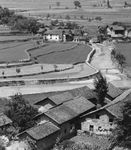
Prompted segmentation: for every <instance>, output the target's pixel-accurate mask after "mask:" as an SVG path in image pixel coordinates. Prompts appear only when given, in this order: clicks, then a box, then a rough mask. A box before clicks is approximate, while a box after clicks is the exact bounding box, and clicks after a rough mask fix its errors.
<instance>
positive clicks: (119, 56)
mask: <svg viewBox="0 0 131 150" xmlns="http://www.w3.org/2000/svg"><path fill="white" fill-rule="evenodd" d="M115 59H116V61H117V63H118V67H119V69H120V70H121V72H123V69H124V67H125V66H126V58H125V56H124V55H123V54H121V53H117V54H116V56H115Z"/></svg>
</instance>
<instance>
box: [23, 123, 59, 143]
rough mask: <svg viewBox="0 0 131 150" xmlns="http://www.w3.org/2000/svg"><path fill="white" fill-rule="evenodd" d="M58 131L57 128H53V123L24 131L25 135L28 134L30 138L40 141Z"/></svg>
mask: <svg viewBox="0 0 131 150" xmlns="http://www.w3.org/2000/svg"><path fill="white" fill-rule="evenodd" d="M58 130H59V128H58V127H57V126H55V125H54V124H53V123H51V122H46V123H43V124H41V125H38V126H35V127H33V128H30V129H28V130H26V131H25V132H26V133H27V134H29V135H30V136H31V137H33V139H35V140H40V139H43V138H45V137H47V136H48V135H50V134H52V133H54V132H56V131H58Z"/></svg>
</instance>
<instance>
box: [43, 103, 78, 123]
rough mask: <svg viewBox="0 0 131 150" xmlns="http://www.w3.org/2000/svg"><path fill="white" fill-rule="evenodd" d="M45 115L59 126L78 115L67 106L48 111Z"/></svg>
mask: <svg viewBox="0 0 131 150" xmlns="http://www.w3.org/2000/svg"><path fill="white" fill-rule="evenodd" d="M45 115H46V116H48V117H49V118H51V119H53V120H54V121H55V122H57V123H58V124H62V123H64V122H66V121H69V120H71V119H72V118H74V117H76V116H77V113H76V112H74V111H73V110H72V109H70V108H69V107H66V106H65V105H60V106H57V107H55V108H52V109H50V110H48V111H47V112H45Z"/></svg>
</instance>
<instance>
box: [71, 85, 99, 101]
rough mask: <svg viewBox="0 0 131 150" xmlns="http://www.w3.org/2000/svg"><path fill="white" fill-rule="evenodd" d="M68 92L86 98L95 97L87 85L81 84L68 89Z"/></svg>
mask: <svg viewBox="0 0 131 150" xmlns="http://www.w3.org/2000/svg"><path fill="white" fill-rule="evenodd" d="M69 92H70V93H71V94H72V95H73V96H74V97H77V96H83V97H85V98H86V99H92V98H96V93H95V92H93V90H91V89H90V88H89V87H87V86H83V87H80V88H75V89H72V90H69Z"/></svg>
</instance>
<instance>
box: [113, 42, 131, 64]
mask: <svg viewBox="0 0 131 150" xmlns="http://www.w3.org/2000/svg"><path fill="white" fill-rule="evenodd" d="M116 51H117V52H120V53H121V54H123V55H124V56H125V58H126V62H127V65H128V66H131V43H118V44H116Z"/></svg>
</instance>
